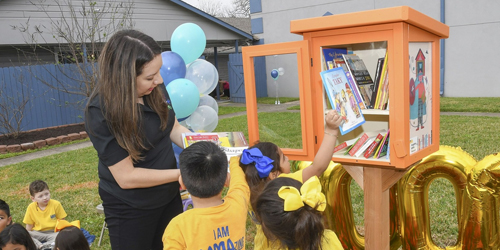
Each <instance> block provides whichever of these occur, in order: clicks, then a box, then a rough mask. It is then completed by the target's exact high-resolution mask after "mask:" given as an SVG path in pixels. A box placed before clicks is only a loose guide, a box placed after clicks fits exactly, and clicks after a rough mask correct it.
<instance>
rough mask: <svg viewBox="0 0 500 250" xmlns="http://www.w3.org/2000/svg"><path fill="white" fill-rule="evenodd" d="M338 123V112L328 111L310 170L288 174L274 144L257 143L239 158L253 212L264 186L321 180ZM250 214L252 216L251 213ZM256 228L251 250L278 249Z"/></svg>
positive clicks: (288, 168)
mask: <svg viewBox="0 0 500 250" xmlns="http://www.w3.org/2000/svg"><path fill="white" fill-rule="evenodd" d="M341 123H342V117H341V116H340V115H339V114H338V113H337V111H335V110H331V111H329V112H328V113H327V114H326V115H325V131H324V132H325V136H324V137H323V141H322V142H321V146H320V147H319V149H318V152H317V153H316V155H315V156H314V160H313V163H312V164H311V165H310V166H309V167H307V168H305V169H303V170H299V171H297V172H295V173H290V162H288V157H287V156H286V155H284V154H283V151H281V149H280V148H279V147H278V146H277V145H276V144H274V143H271V142H259V143H257V144H255V145H254V146H252V147H250V148H249V150H248V151H247V152H248V153H250V154H248V153H247V154H243V155H242V157H241V159H240V167H241V168H242V169H243V172H245V178H246V180H247V183H248V186H249V187H250V204H251V206H252V209H253V210H254V211H255V200H256V199H257V197H258V196H259V195H260V192H261V191H262V189H263V187H264V186H265V185H266V183H267V182H269V181H271V180H273V179H275V178H277V177H289V178H293V179H295V180H298V181H300V182H303V181H306V180H308V179H309V178H311V177H312V176H320V175H321V174H322V173H323V172H324V171H325V170H326V169H327V167H328V165H329V164H330V162H331V160H332V156H333V150H334V149H335V143H336V142H337V137H338V134H339V129H338V128H339V126H340V124H341ZM267 162H269V163H267ZM263 163H264V164H263ZM250 213H251V214H252V212H250ZM254 222H255V218H254ZM256 227H257V230H256V234H255V238H254V249H255V250H262V249H277V247H276V246H269V245H268V244H267V243H268V241H267V240H266V238H265V236H264V234H263V233H262V230H261V227H260V225H258V224H257V225H256Z"/></svg>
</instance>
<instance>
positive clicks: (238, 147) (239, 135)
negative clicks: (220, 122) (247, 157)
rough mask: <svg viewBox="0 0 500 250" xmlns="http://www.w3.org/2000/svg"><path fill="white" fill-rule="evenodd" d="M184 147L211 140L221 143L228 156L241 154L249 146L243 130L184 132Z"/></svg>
mask: <svg viewBox="0 0 500 250" xmlns="http://www.w3.org/2000/svg"><path fill="white" fill-rule="evenodd" d="M182 141H183V144H184V148H186V147H189V146H190V145H192V144H193V143H196V142H198V141H211V142H214V143H216V144H217V145H219V146H220V147H221V148H222V150H224V152H225V153H226V155H227V158H228V159H229V158H231V157H232V156H237V155H240V154H241V153H242V152H243V150H244V149H246V148H248V143H247V140H246V139H245V135H244V134H243V132H213V133H194V132H193V133H182Z"/></svg>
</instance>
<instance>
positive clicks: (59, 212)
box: [23, 199, 68, 231]
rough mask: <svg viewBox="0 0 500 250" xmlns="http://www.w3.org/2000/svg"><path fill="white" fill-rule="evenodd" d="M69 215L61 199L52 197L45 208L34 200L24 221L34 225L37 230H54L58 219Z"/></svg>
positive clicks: (27, 210)
mask: <svg viewBox="0 0 500 250" xmlns="http://www.w3.org/2000/svg"><path fill="white" fill-rule="evenodd" d="M66 216H68V215H67V214H66V211H64V208H63V207H62V205H61V203H60V202H59V201H56V200H53V199H50V200H49V203H48V204H47V207H46V208H45V210H43V211H42V210H41V209H40V208H39V207H38V203H36V202H32V203H31V204H29V205H28V209H26V214H25V215H24V219H23V223H24V224H30V225H33V230H35V231H48V230H52V231H54V228H55V227H56V222H57V220H58V219H64V218H66Z"/></svg>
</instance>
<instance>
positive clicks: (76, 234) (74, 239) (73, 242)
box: [54, 226, 90, 250]
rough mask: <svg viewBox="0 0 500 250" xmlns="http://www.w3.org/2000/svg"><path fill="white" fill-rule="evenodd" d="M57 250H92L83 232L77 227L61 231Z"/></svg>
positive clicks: (57, 239)
mask: <svg viewBox="0 0 500 250" xmlns="http://www.w3.org/2000/svg"><path fill="white" fill-rule="evenodd" d="M54 249H55V250H90V247H89V243H88V241H87V239H86V238H85V235H83V232H82V231H81V230H80V229H79V228H78V227H76V226H68V227H65V228H63V229H62V230H61V231H59V234H58V235H57V237H56V244H55V246H54Z"/></svg>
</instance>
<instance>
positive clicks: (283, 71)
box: [278, 67, 285, 76]
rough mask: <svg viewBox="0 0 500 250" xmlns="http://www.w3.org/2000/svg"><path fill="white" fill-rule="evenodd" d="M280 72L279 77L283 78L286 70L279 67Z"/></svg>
mask: <svg viewBox="0 0 500 250" xmlns="http://www.w3.org/2000/svg"><path fill="white" fill-rule="evenodd" d="M278 72H279V75H280V76H282V75H284V74H285V69H284V68H282V67H279V68H278Z"/></svg>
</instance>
